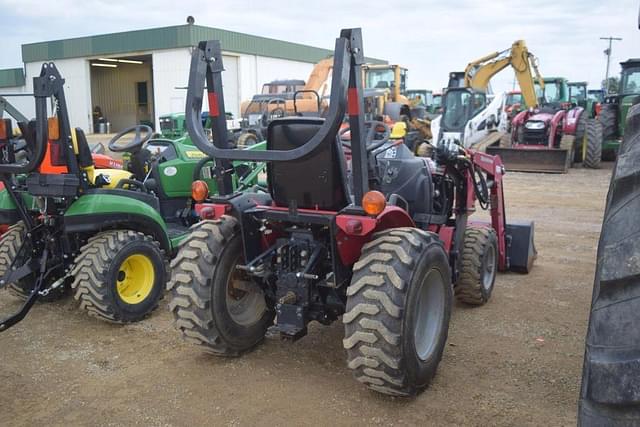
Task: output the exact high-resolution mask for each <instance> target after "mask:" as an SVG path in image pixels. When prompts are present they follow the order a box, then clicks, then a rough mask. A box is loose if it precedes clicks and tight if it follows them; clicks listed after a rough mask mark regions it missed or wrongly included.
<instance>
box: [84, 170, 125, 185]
mask: <svg viewBox="0 0 640 427" xmlns="http://www.w3.org/2000/svg"><path fill="white" fill-rule="evenodd" d="M86 172H87V178H89V182H91V185H95V181H96V177H98V175H102V176H104V177H105V178H106V180H105V181H106V182H107V184H104V185H102V186H101V187H100V188H116V187H117V186H118V183H119V182H120V181H121V180H123V179H132V178H133V174H132V173H131V172H129V171H126V170H122V169H95V168H93V167H92V168H90V169H88V170H86Z"/></svg>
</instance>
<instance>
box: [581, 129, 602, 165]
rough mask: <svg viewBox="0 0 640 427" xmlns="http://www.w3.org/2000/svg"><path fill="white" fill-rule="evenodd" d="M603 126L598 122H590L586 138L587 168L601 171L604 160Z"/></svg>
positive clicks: (585, 157) (585, 160) (585, 163)
mask: <svg viewBox="0 0 640 427" xmlns="http://www.w3.org/2000/svg"><path fill="white" fill-rule="evenodd" d="M602 139H603V138H602V125H601V124H600V122H598V121H597V120H595V119H593V120H589V124H588V125H587V134H586V136H585V142H584V143H585V144H586V147H585V148H584V159H583V165H584V167H585V168H590V169H599V168H600V162H601V160H602Z"/></svg>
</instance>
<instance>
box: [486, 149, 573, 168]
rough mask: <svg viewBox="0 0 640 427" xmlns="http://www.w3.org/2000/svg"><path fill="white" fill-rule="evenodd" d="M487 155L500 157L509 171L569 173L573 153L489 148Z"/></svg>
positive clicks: (557, 150) (552, 150)
mask: <svg viewBox="0 0 640 427" xmlns="http://www.w3.org/2000/svg"><path fill="white" fill-rule="evenodd" d="M487 153H488V154H492V155H494V156H495V155H498V156H500V158H501V159H502V162H503V163H504V166H505V169H506V170H507V171H514V172H544V173H567V171H568V170H569V167H570V166H571V151H570V150H564V149H559V148H536V149H527V148H517V147H497V146H491V147H487Z"/></svg>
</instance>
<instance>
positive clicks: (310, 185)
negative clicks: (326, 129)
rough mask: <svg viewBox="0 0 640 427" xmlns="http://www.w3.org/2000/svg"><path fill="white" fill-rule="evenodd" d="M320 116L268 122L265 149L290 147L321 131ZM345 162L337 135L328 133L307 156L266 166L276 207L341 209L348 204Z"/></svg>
mask: <svg viewBox="0 0 640 427" xmlns="http://www.w3.org/2000/svg"><path fill="white" fill-rule="evenodd" d="M323 123H324V119H322V118H315V117H314V118H311V117H285V118H281V119H275V120H273V121H271V123H269V127H268V129H267V150H291V149H294V148H297V147H300V146H302V145H304V144H305V143H307V142H308V141H309V140H310V139H311V138H312V137H313V136H314V135H315V134H316V133H317V132H318V130H320V128H321V127H322V125H323ZM345 166H346V161H345V159H344V154H343V152H342V148H341V146H340V142H339V141H338V139H337V138H336V135H328V136H327V140H325V141H323V142H322V143H321V144H320V145H319V146H318V147H317V148H316V149H315V150H314V151H312V152H311V153H310V154H308V155H307V156H305V157H303V158H301V159H298V160H296V161H290V162H271V163H269V164H268V165H267V181H268V184H269V192H270V193H271V198H272V200H273V202H274V203H275V204H276V206H280V207H295V208H300V209H316V210H327V211H340V210H342V209H343V208H345V207H346V206H347V205H348V204H349V200H350V196H349V190H348V187H347V180H346V174H345Z"/></svg>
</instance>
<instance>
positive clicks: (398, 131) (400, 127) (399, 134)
mask: <svg viewBox="0 0 640 427" xmlns="http://www.w3.org/2000/svg"><path fill="white" fill-rule="evenodd" d="M406 135H407V124H406V123H405V122H396V123H395V124H394V125H393V128H392V129H391V135H389V138H390V139H401V138H404V137H405V136H406Z"/></svg>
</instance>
